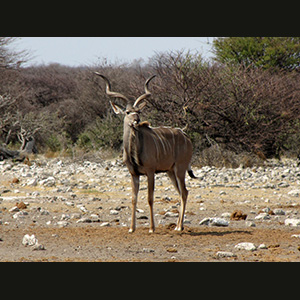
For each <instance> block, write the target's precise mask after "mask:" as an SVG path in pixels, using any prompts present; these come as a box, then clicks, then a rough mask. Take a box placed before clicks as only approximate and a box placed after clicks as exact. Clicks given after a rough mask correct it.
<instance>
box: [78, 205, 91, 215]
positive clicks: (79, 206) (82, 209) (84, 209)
mask: <svg viewBox="0 0 300 300" xmlns="http://www.w3.org/2000/svg"><path fill="white" fill-rule="evenodd" d="M77 207H78V208H79V209H80V210H81V211H82V212H85V213H86V212H88V210H87V209H86V207H85V206H84V205H77Z"/></svg>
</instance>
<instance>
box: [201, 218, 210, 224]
mask: <svg viewBox="0 0 300 300" xmlns="http://www.w3.org/2000/svg"><path fill="white" fill-rule="evenodd" d="M209 222H210V218H204V219H202V220H201V221H200V222H199V225H208V224H209Z"/></svg>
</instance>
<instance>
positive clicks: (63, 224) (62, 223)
mask: <svg viewBox="0 0 300 300" xmlns="http://www.w3.org/2000/svg"><path fill="white" fill-rule="evenodd" d="M57 225H58V227H60V228H63V227H67V226H68V225H69V222H67V221H58V222H57Z"/></svg>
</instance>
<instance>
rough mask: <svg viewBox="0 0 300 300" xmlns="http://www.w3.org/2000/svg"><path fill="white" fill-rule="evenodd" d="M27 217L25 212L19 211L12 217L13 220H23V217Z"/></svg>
mask: <svg viewBox="0 0 300 300" xmlns="http://www.w3.org/2000/svg"><path fill="white" fill-rule="evenodd" d="M27 215H28V212H27V211H19V212H17V213H15V214H14V215H13V218H14V219H18V218H24V216H27Z"/></svg>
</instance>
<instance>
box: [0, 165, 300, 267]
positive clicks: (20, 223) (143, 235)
mask: <svg viewBox="0 0 300 300" xmlns="http://www.w3.org/2000/svg"><path fill="white" fill-rule="evenodd" d="M196 172H197V170H196ZM126 174H127V171H126V169H124V168H122V167H120V168H119V169H118V167H116V168H115V169H111V170H109V171H104V170H103V176H98V177H97V178H94V177H93V178H92V177H91V176H87V175H86V174H84V172H83V173H82V172H79V173H78V174H74V175H73V176H72V177H70V183H69V184H70V185H72V182H73V181H74V182H84V183H87V184H90V183H95V182H96V183H97V184H98V186H96V187H94V188H91V187H89V188H87V189H82V188H79V186H73V187H72V191H71V192H64V193H63V192H59V191H58V190H59V189H60V188H65V186H63V185H62V184H60V183H58V182H57V183H56V185H55V186H54V187H44V186H40V185H37V186H35V187H33V186H27V185H24V184H23V183H24V182H25V179H23V178H22V177H20V176H19V178H20V182H18V183H12V181H13V178H14V177H17V175H18V173H17V172H16V173H14V174H13V173H9V176H8V175H7V176H6V175H5V174H2V175H1V182H0V185H1V189H2V196H1V197H2V200H1V201H0V211H1V212H0V220H1V222H2V224H1V225H0V239H1V240H0V261H50V262H51V261H147V262H152V261H154V262H156V261H157V262H161V261H162V262H168V261H176V262H181V261H211V262H218V261H300V238H296V237H292V235H294V234H300V228H299V227H289V226H286V225H284V220H285V219H286V218H288V217H295V218H297V215H298V213H299V212H300V206H299V198H295V197H294V198H293V197H291V196H288V191H290V190H292V189H295V188H297V186H296V183H294V185H293V184H291V185H290V186H289V187H287V188H278V189H265V188H258V189H250V188H243V187H235V186H234V183H231V184H232V186H228V185H227V186H226V185H225V186H222V187H220V186H211V187H205V188H203V187H202V188H201V187H199V181H197V180H192V179H189V178H187V187H188V189H189V191H190V194H189V199H188V204H187V210H186V220H187V222H186V224H185V229H184V231H183V232H182V233H178V232H175V231H174V230H173V227H174V225H173V224H174V223H175V222H176V221H177V218H176V217H166V216H165V212H166V211H169V212H174V213H176V212H177V211H178V208H179V207H178V201H179V197H178V195H177V194H176V193H175V190H174V188H173V187H172V186H171V184H170V181H169V179H168V178H167V177H166V176H165V175H163V174H159V175H157V178H156V190H155V203H154V213H155V220H156V226H157V228H156V232H155V233H154V234H149V233H148V221H149V220H148V219H147V218H148V216H149V211H148V204H147V200H146V194H147V190H146V187H147V185H146V179H145V178H143V179H142V180H141V191H140V194H139V201H138V208H139V212H138V213H137V217H138V220H137V230H136V232H135V233H133V234H129V233H128V227H129V224H130V216H131V201H130V194H131V190H130V180H129V178H128V176H127V175H126ZM26 180H27V179H26ZM95 180H96V181H95ZM5 189H7V191H5ZM16 190H17V192H16ZM4 191H5V192H4ZM34 191H35V192H39V193H40V195H39V196H31V193H32V192H34ZM20 201H24V202H25V203H26V202H27V204H28V206H27V208H26V209H24V211H26V212H28V215H25V216H24V217H23V218H14V217H13V215H14V213H13V212H10V211H9V209H10V208H11V207H13V206H14V205H15V204H16V202H20ZM67 201H69V202H73V203H74V205H73V206H69V205H66V202H67ZM78 204H81V205H84V207H85V208H86V209H87V212H81V211H80V209H79V208H78V206H77V205H78ZM266 207H269V208H270V209H271V210H273V209H275V208H282V209H283V210H285V211H286V215H283V216H274V215H270V219H269V220H256V219H255V217H256V216H257V215H258V214H259V212H260V211H261V210H262V209H264V208H266ZM41 209H44V210H47V211H48V212H49V214H46V215H43V214H41V213H40V212H41ZM115 209H117V214H116V215H112V214H111V213H110V211H111V210H115ZM235 210H240V211H242V212H243V213H244V214H247V219H246V221H253V222H255V224H256V227H249V226H248V225H247V223H246V221H245V220H239V221H233V220H229V219H227V220H228V221H229V222H230V223H229V226H228V227H216V226H206V225H199V221H200V220H202V219H203V218H205V217H221V215H222V214H223V213H225V212H228V213H232V212H233V211H235ZM78 212H80V213H81V214H82V216H83V217H89V216H90V215H91V214H96V215H98V216H99V222H92V223H77V221H78V218H74V219H72V218H71V219H67V222H68V225H67V226H66V227H63V228H60V227H59V226H58V224H57V221H59V220H61V219H62V218H63V214H64V215H69V216H71V215H72V214H74V213H75V214H76V213H78ZM49 222H50V223H49ZM104 222H108V223H109V225H110V226H109V227H101V225H102V224H103V223H104ZM25 234H30V235H31V234H34V235H35V236H36V238H37V239H38V240H39V243H40V244H43V245H44V246H45V250H40V251H33V250H32V248H31V247H29V246H27V247H25V246H24V245H22V238H23V236H24V235H25ZM241 242H252V243H254V244H255V245H256V246H258V245H260V244H265V245H266V247H267V249H257V250H255V251H246V250H237V249H235V248H234V246H235V245H236V244H238V243H241ZM218 251H229V252H232V253H234V254H235V255H236V257H229V258H219V257H217V252H218Z"/></svg>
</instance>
